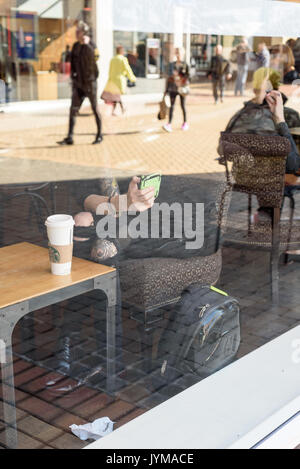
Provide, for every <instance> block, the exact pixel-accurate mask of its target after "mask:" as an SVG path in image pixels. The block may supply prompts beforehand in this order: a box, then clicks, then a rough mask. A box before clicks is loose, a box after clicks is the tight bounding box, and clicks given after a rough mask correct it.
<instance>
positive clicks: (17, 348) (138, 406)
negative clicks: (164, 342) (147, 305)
mask: <svg viewBox="0 0 300 469" xmlns="http://www.w3.org/2000/svg"><path fill="white" fill-rule="evenodd" d="M267 256H268V254H267V253H266V254H263V255H260V256H259V258H258V256H257V254H256V253H255V252H251V251H249V252H248V253H245V252H241V251H238V250H235V249H232V248H224V268H223V273H222V276H221V281H220V284H219V286H220V287H221V288H223V289H225V290H226V291H228V292H229V293H230V294H232V295H233V296H235V297H237V298H239V300H240V304H241V325H242V342H241V346H240V349H239V352H238V358H240V357H242V356H243V355H245V354H247V353H249V352H251V351H253V350H255V349H256V348H257V347H259V346H261V345H263V344H265V343H266V342H268V341H269V340H271V339H273V338H275V337H277V336H279V335H280V334H282V333H284V332H286V331H288V330H289V329H291V328H293V327H295V326H296V325H299V324H300V317H299V310H298V306H297V305H298V304H299V301H300V293H299V289H298V288H297V283H298V282H297V278H298V272H299V264H298V263H297V262H294V263H292V264H290V265H288V266H283V265H282V266H281V268H280V275H281V298H282V299H281V304H280V305H279V306H278V307H276V308H271V306H270V302H269V285H268V267H267ZM237 270H238V272H237ZM250 279H251V282H250V281H249V280H250ZM293 279H294V280H293ZM287 297H288V298H289V301H288V303H287V302H286V300H285V299H286V298H287ZM88 303H90V305H88ZM99 304H101V301H98V300H97V298H89V297H88V296H87V295H85V296H80V297H77V298H75V299H74V300H72V302H70V303H69V304H64V305H60V306H59V307H57V308H55V309H53V308H46V309H44V310H41V311H38V312H36V313H34V314H31V315H29V316H28V317H26V318H25V319H24V320H23V321H21V323H20V324H19V325H18V326H17V328H16V330H15V333H14V353H15V363H14V369H15V387H16V398H17V409H18V412H17V419H18V430H19V431H18V434H19V447H20V448H43V447H50V448H81V447H84V446H85V445H86V443H84V442H81V441H80V440H78V439H77V438H76V437H75V436H73V435H72V434H71V433H70V430H69V426H70V425H71V424H84V423H86V422H88V421H93V420H95V419H96V418H100V417H104V416H108V417H110V418H111V420H113V421H115V422H116V425H115V428H117V427H119V426H121V425H123V424H124V423H126V422H128V421H129V420H131V419H133V418H135V417H137V416H138V415H140V414H142V413H143V412H145V411H146V410H148V409H150V408H151V407H153V406H155V405H157V404H159V403H161V402H163V401H164V400H166V399H167V398H169V397H171V396H172V395H175V394H177V393H178V392H180V391H182V390H183V389H185V388H186V387H187V386H190V385H192V384H194V383H195V382H197V381H198V378H195V377H194V376H192V375H186V376H182V377H178V379H177V380H176V381H175V382H174V383H173V384H172V385H171V386H165V385H164V383H163V382H162V381H161V379H160V377H159V376H158V375H157V374H156V373H155V372H152V373H151V372H149V371H148V372H147V371H145V368H144V365H145V363H144V362H143V360H144V357H145V350H146V345H145V344H143V343H141V339H140V334H139V331H138V326H137V323H136V322H135V321H134V320H132V319H130V317H129V312H128V311H127V310H125V309H124V310H123V348H122V350H121V349H120V350H119V358H118V364H119V365H120V368H122V371H121V370H120V371H119V373H118V387H119V390H118V391H117V393H116V394H115V396H110V395H108V394H107V393H106V392H105V379H104V378H105V375H104V374H103V373H104V372H105V353H104V351H102V350H103V349H104V346H105V343H103V342H102V341H103V335H100V337H99V336H97V330H100V331H103V330H104V311H103V310H101V308H100V307H99ZM95 306H97V309H96V308H95ZM95 314H96V316H97V318H96V323H95V322H94V318H93V315H95ZM63 326H64V327H63ZM22 338H23V339H22ZM64 347H65V351H64V349H63V348H64ZM59 350H62V353H59V352H58V351H59ZM63 359H66V361H68V359H69V363H71V367H70V369H69V370H68V369H67V368H66V366H67V363H64V365H65V368H64V367H63V366H62V365H63V363H62V360H63ZM55 369H56V370H57V371H55ZM97 370H99V371H98V372H97ZM91 371H93V372H95V374H94V376H93V378H92V379H87V381H86V382H84V381H82V380H83V379H84V376H87V375H90V372H91ZM62 372H63V373H64V374H65V376H64V375H63V374H62ZM79 379H81V383H82V384H80V385H79V384H78V382H79ZM51 382H52V383H53V382H55V385H54V386H51ZM0 412H2V409H1V410H0ZM0 446H3V447H4V446H5V431H4V422H3V415H2V414H1V413H0Z"/></svg>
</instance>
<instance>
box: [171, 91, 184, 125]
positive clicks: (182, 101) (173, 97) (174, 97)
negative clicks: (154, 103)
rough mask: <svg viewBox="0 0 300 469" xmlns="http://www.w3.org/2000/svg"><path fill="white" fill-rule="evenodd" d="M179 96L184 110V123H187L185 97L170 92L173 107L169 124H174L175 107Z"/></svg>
mask: <svg viewBox="0 0 300 469" xmlns="http://www.w3.org/2000/svg"><path fill="white" fill-rule="evenodd" d="M177 96H179V97H180V105H181V109H182V113H183V120H184V122H186V108H185V101H186V99H185V96H181V94H179V93H176V92H174V93H172V92H170V99H171V107H170V114H169V123H170V124H171V123H172V120H173V114H174V106H175V101H176V98H177Z"/></svg>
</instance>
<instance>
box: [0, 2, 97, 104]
mask: <svg viewBox="0 0 300 469" xmlns="http://www.w3.org/2000/svg"><path fill="white" fill-rule="evenodd" d="M0 8H1V9H0V74H1V79H2V80H3V81H4V82H5V88H6V96H5V99H6V101H28V100H55V99H59V98H67V97H69V96H70V86H69V81H70V50H71V48H72V45H73V44H74V42H75V40H76V38H75V31H76V23H77V21H79V20H84V21H85V22H87V23H88V24H91V2H90V1H87V0H76V1H72V0H70V1H58V2H57V1H56V2H54V1H53V0H46V1H43V2H39V1H35V0H29V1H22V0H17V1H13V0H12V1H11V2H10V4H8V2H6V1H5V2H1V7H0Z"/></svg>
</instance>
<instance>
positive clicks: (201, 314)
mask: <svg viewBox="0 0 300 469" xmlns="http://www.w3.org/2000/svg"><path fill="white" fill-rule="evenodd" d="M209 307H210V305H205V306H203V308H201V310H200V313H199V318H200V319H201V318H203V315H204V313H205V311H206V310H207V309H208V308H209Z"/></svg>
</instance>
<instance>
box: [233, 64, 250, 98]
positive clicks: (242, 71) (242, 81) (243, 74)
mask: <svg viewBox="0 0 300 469" xmlns="http://www.w3.org/2000/svg"><path fill="white" fill-rule="evenodd" d="M247 77H248V65H238V72H237V79H236V83H235V95H237V94H238V93H239V92H240V94H241V96H243V94H244V88H245V85H246V82H247Z"/></svg>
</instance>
